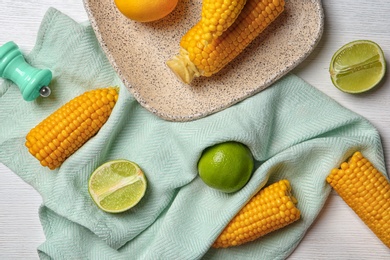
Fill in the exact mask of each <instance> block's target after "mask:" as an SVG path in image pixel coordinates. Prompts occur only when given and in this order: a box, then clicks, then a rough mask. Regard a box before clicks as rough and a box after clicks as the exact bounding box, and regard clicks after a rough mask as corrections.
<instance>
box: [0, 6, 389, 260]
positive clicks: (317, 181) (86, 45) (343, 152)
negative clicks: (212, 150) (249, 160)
mask: <svg viewBox="0 0 390 260" xmlns="http://www.w3.org/2000/svg"><path fill="white" fill-rule="evenodd" d="M26 58H27V60H28V62H30V63H31V64H32V65H34V66H37V67H47V68H50V69H51V70H52V71H53V74H54V77H53V81H52V83H51V85H50V86H51V88H52V95H51V96H50V97H49V98H46V99H43V98H40V99H38V100H36V101H34V102H25V101H23V100H22V97H21V95H20V93H19V90H18V88H16V87H15V86H14V85H12V84H11V83H10V82H4V83H3V84H2V86H1V88H0V95H1V96H0V111H1V113H0V122H1V125H0V162H2V163H3V164H5V165H7V166H8V167H9V168H10V169H11V170H12V171H13V172H15V173H16V174H17V175H19V176H20V177H21V178H22V179H23V180H25V181H26V182H27V183H29V184H30V185H32V186H33V187H34V188H35V189H36V190H37V191H38V192H39V193H40V194H41V196H42V198H43V204H42V206H41V208H40V210H39V214H40V218H41V222H42V226H43V229H44V232H45V235H46V242H44V243H43V244H42V245H41V246H39V248H38V253H39V256H40V257H41V258H42V259H50V258H54V259H199V258H204V259H284V258H286V257H287V256H288V255H289V254H290V253H291V252H292V251H293V250H294V248H295V247H296V246H297V245H298V243H299V242H300V240H301V239H302V237H303V236H304V234H305V232H306V231H307V229H308V228H309V227H310V225H311V224H312V223H313V221H314V220H315V218H316V216H317V215H318V214H319V212H320V210H321V208H322V206H323V204H324V202H325V200H326V199H327V196H328V194H329V192H330V187H329V186H328V185H327V184H326V182H325V177H326V176H327V174H328V173H329V171H330V169H331V168H333V167H335V166H337V165H339V164H340V163H341V162H342V161H343V160H345V159H346V158H347V157H348V156H350V155H351V154H352V153H353V152H354V151H355V150H361V151H362V152H363V153H364V155H365V156H366V157H367V158H368V159H370V160H371V161H372V162H373V163H374V164H375V165H376V166H377V167H378V169H379V170H381V171H382V172H385V165H384V160H383V151H382V146H381V140H380V136H379V134H378V132H377V131H376V129H375V128H374V127H373V126H372V125H371V124H370V123H369V122H368V121H367V120H365V119H364V118H362V117H361V116H359V115H357V114H355V113H353V112H351V111H349V110H347V109H345V108H344V107H342V106H340V105H339V104H337V103H336V102H335V101H333V100H332V99H330V98H329V97H327V96H326V95H324V94H323V93H321V92H319V91H318V90H316V89H315V88H313V87H312V86H310V85H308V84H307V83H305V82H304V81H302V80H301V79H299V78H298V77H296V76H294V75H292V74H290V75H287V76H285V77H284V78H282V79H281V80H279V81H278V82H277V83H275V84H274V85H273V86H272V87H270V88H268V89H266V90H264V91H262V92H261V93H259V94H257V95H255V96H253V97H251V98H248V99H246V100H245V101H242V102H240V103H239V104H236V105H234V106H232V107H230V108H228V109H225V110H223V111H221V112H218V113H216V114H213V115H210V116H208V117H206V118H203V119H199V120H196V121H192V122H184V123H183V122H181V123H180V122H168V121H164V120H162V119H160V118H158V117H156V116H155V115H153V114H152V113H150V112H148V111H147V110H145V109H144V108H143V107H142V106H140V105H139V104H138V103H137V102H136V100H135V99H134V98H133V97H132V95H131V94H130V93H129V92H128V91H127V90H126V89H125V87H124V86H123V85H122V83H121V81H120V80H119V78H118V77H117V75H116V73H115V72H114V70H113V68H112V67H111V66H110V64H109V62H108V61H107V59H106V57H105V55H104V54H103V53H102V51H101V49H100V47H99V44H98V42H97V40H96V38H95V35H94V32H93V30H92V29H91V26H90V25H88V23H83V24H78V23H76V22H75V21H73V20H72V19H70V18H69V17H67V16H66V15H64V14H62V13H61V12H59V11H57V10H55V9H53V8H51V9H49V10H48V11H47V13H46V15H45V17H44V19H43V22H42V25H41V28H40V30H39V34H38V39H37V42H36V46H35V48H34V49H33V51H32V52H31V53H30V54H28V55H27V57H26ZM110 85H118V86H120V94H119V100H118V102H117V104H116V106H115V108H114V111H113V113H112V114H111V116H110V118H109V120H108V121H107V123H106V124H105V125H104V126H103V128H102V129H101V130H100V131H99V132H98V134H97V135H96V136H95V137H93V138H92V139H91V140H89V141H88V142H87V143H86V144H85V145H84V146H83V147H81V148H80V149H79V150H78V151H77V152H76V153H75V154H73V155H72V156H71V157H70V158H68V159H67V160H66V161H65V163H64V164H63V165H62V166H61V167H60V168H59V169H57V170H54V171H51V170H49V169H47V168H44V167H41V166H40V164H39V162H38V161H37V160H36V159H35V158H33V157H32V156H31V155H30V154H29V153H28V151H27V149H26V148H25V146H24V142H25V136H26V134H27V133H28V132H29V130H30V129H31V128H33V127H34V126H35V125H36V124H38V123H39V122H40V121H41V120H43V119H44V118H46V117H47V116H48V115H50V114H51V113H52V112H54V111H55V110H56V109H58V108H59V107H60V106H61V105H63V104H64V103H66V102H67V101H69V100H70V99H72V98H74V97H75V96H78V95H80V94H81V93H83V92H85V91H86V90H89V89H94V88H98V87H107V86H110ZM228 140H235V141H238V142H242V143H244V144H246V145H247V146H248V147H249V148H250V150H251V151H252V153H253V155H254V158H255V160H256V165H255V166H256V169H255V172H254V173H253V176H252V178H251V179H250V181H249V183H248V184H247V185H246V186H245V187H244V188H243V189H242V190H240V191H238V192H236V193H233V194H224V193H221V192H218V191H216V190H214V189H211V188H209V187H207V186H206V185H205V184H204V183H203V182H202V181H201V180H200V178H199V177H198V176H197V161H198V159H199V157H200V155H201V153H202V151H203V150H204V149H205V148H206V147H208V146H211V145H213V144H216V143H220V142H223V141H228ZM120 158H124V159H128V160H131V161H135V162H137V163H138V164H139V165H140V166H141V168H142V169H143V170H144V172H145V174H146V175H147V178H148V190H147V192H146V195H145V197H144V198H143V199H142V200H141V202H140V203H139V204H138V205H137V206H135V207H134V208H133V209H131V210H129V211H127V212H124V213H121V214H109V213H105V212H103V211H101V210H100V209H98V208H97V207H96V206H95V204H94V203H93V202H92V200H91V199H90V197H89V194H88V177H89V176H90V174H91V173H92V172H93V171H94V169H95V168H97V167H98V166H99V165H101V164H102V163H104V162H105V161H108V160H112V159H120ZM281 178H287V179H289V180H290V182H291V185H292V187H293V194H294V195H295V197H296V198H297V199H298V201H299V202H298V205H297V206H298V207H299V209H300V210H301V214H302V217H301V220H299V221H298V222H295V223H293V224H292V225H289V226H288V227H285V228H283V229H281V230H279V231H276V232H274V233H271V234H269V235H267V236H265V237H263V238H261V239H259V240H256V241H255V242H251V243H248V244H245V245H242V246H239V247H235V248H229V249H210V246H211V244H212V243H213V241H214V240H215V238H216V237H217V236H218V234H219V233H220V232H221V230H222V229H223V228H224V226H225V225H226V224H227V223H228V222H229V220H230V219H231V218H232V217H233V216H234V215H235V214H236V213H237V211H238V210H239V209H240V208H241V207H242V206H243V204H244V203H245V202H246V201H247V200H248V199H249V198H250V197H251V196H252V195H253V194H254V193H255V192H256V191H258V190H259V189H260V188H261V187H263V186H264V185H265V184H266V183H272V182H275V181H277V180H279V179H281Z"/></svg>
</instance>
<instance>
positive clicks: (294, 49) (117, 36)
mask: <svg viewBox="0 0 390 260" xmlns="http://www.w3.org/2000/svg"><path fill="white" fill-rule="evenodd" d="M84 6H85V9H86V11H87V13H88V17H89V20H90V22H91V26H92V27H93V29H94V31H95V34H96V37H97V39H98V41H99V43H100V45H101V47H102V49H103V51H104V52H105V53H106V55H107V57H108V60H109V61H110V63H111V64H112V66H113V67H114V69H115V70H116V72H117V73H118V75H119V77H120V78H121V79H122V81H123V83H124V85H125V86H126V87H127V88H128V90H129V91H130V92H131V93H132V94H133V95H134V97H135V98H136V99H137V101H138V102H139V103H140V104H141V105H142V106H143V107H145V108H146V109H148V110H149V111H151V112H152V113H154V114H156V115H157V116H159V117H161V118H163V119H165V120H169V121H190V120H194V119H198V118H202V117H204V116H207V115H210V114H212V113H215V112H218V111H221V110H223V109H225V108H227V107H229V106H232V105H233V104H235V103H237V102H239V101H241V100H244V99H245V98H248V97H250V96H252V95H254V94H256V93H258V92H260V91H261V90H263V89H265V88H267V87H269V86H270V85H271V84H272V83H274V82H275V81H276V80H278V79H279V78H281V77H282V76H283V75H285V74H286V73H288V72H289V71H291V70H292V69H293V68H295V67H296V66H297V65H298V64H299V63H300V62H302V61H303V60H304V59H305V58H306V57H307V56H308V55H309V54H310V53H311V51H312V50H313V49H314V48H315V46H316V45H317V43H318V41H319V39H320V38H321V36H322V31H323V24H324V15H323V9H322V5H321V0H307V1H306V0H305V1H302V0H286V5H285V11H284V12H283V13H282V14H281V15H280V16H279V17H278V18H277V19H276V20H275V21H274V22H273V23H272V24H271V25H270V26H269V27H268V28H267V29H266V30H265V31H264V32H263V33H261V34H260V36H259V37H257V38H256V39H255V40H254V41H253V42H252V43H251V44H250V45H249V46H248V47H247V48H246V49H245V50H244V51H243V52H242V53H241V54H240V55H239V56H238V57H237V58H236V59H234V60H233V61H232V62H231V63H229V64H228V65H227V66H226V67H225V68H224V69H222V70H221V71H220V72H219V73H217V74H216V75H213V76H212V77H209V78H205V77H202V78H197V79H195V80H194V81H193V82H192V83H191V85H186V84H183V83H181V82H180V81H179V79H177V78H176V76H175V75H174V74H173V72H171V70H170V69H169V68H168V66H167V65H166V64H165V62H166V61H167V60H168V59H169V58H171V57H172V56H174V55H176V54H177V53H178V51H179V42H180V39H181V37H182V36H183V35H184V34H185V33H186V31H187V30H188V29H190V28H191V27H192V26H193V25H195V24H196V23H197V21H198V19H199V17H200V11H201V7H202V1H201V0H181V1H179V3H178V5H177V7H176V9H175V10H174V11H173V12H172V13H171V14H170V15H168V16H167V17H165V18H163V19H161V20H159V21H156V22H150V23H139V22H135V21H132V20H130V19H127V18H126V17H124V16H123V15H122V14H121V13H120V12H119V11H118V9H117V8H116V6H115V3H114V0H84Z"/></svg>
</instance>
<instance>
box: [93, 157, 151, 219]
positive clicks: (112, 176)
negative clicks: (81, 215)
mask: <svg viewBox="0 0 390 260" xmlns="http://www.w3.org/2000/svg"><path fill="white" fill-rule="evenodd" d="M146 186H147V182H146V178H145V175H144V173H143V171H142V170H141V168H140V167H139V166H138V165H137V164H136V163H134V162H131V161H127V160H113V161H109V162H106V163H104V164H102V165H101V166H99V167H98V168H97V169H96V170H95V171H94V172H93V173H92V175H91V177H90V178H89V183H88V191H89V194H90V195H91V197H92V199H93V201H94V202H95V203H96V205H97V206H98V207H99V208H101V209H102V210H104V211H106V212H110V213H119V212H123V211H125V210H128V209H130V208H132V207H134V206H135V205H136V204H137V203H138V202H139V201H140V200H141V199H142V197H143V196H144V195H145V191H146Z"/></svg>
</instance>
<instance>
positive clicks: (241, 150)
mask: <svg viewBox="0 0 390 260" xmlns="http://www.w3.org/2000/svg"><path fill="white" fill-rule="evenodd" d="M253 166H254V162H253V156H252V153H251V151H250V150H249V148H248V147H247V146H246V145H244V144H242V143H238V142H234V141H229V142H224V143H220V144H216V145H213V146H211V147H208V148H206V149H205V150H204V151H203V153H202V156H201V157H200V159H199V162H198V172H199V176H200V178H201V179H202V180H203V181H204V183H206V184H207V185H208V186H210V187H212V188H214V189H217V190H220V191H222V192H226V193H231V192H235V191H238V190H240V189H241V188H242V187H244V185H245V184H246V183H247V182H248V180H249V179H250V177H251V175H252V171H253Z"/></svg>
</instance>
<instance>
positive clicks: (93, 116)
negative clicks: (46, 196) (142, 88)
mask: <svg viewBox="0 0 390 260" xmlns="http://www.w3.org/2000/svg"><path fill="white" fill-rule="evenodd" d="M117 99H118V92H117V89H116V88H105V89H96V90H91V91H88V92H85V93H84V94H82V95H80V96H78V97H76V98H74V99H72V100H71V101H69V102H68V103H66V104H65V105H63V106H62V107H61V108H59V109H58V110H57V111H55V112H54V113H53V114H51V115H50V116H49V117H47V118H46V119H45V120H43V121H42V122H41V123H39V124H38V125H37V126H36V127H35V128H33V129H32V130H31V131H30V132H29V133H28V134H27V136H26V143H25V145H26V146H27V148H28V150H29V152H30V153H31V154H32V155H33V156H34V157H36V158H37V159H38V160H39V161H40V163H41V165H42V166H47V167H49V168H50V169H52V170H53V169H55V168H57V167H59V166H60V165H61V164H62V163H63V162H64V161H65V159H66V158H68V157H69V156H70V155H72V154H73V153H74V152H75V151H76V150H77V149H78V148H80V147H81V146H82V145H83V144H84V143H85V142H87V141H88V140H89V139H90V138H91V137H92V136H94V135H95V134H96V133H97V132H98V131H99V129H100V128H101V127H102V126H103V124H104V123H105V122H106V121H107V119H108V117H109V115H110V114H111V111H112V109H113V107H114V105H115V103H116V101H117Z"/></svg>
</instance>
